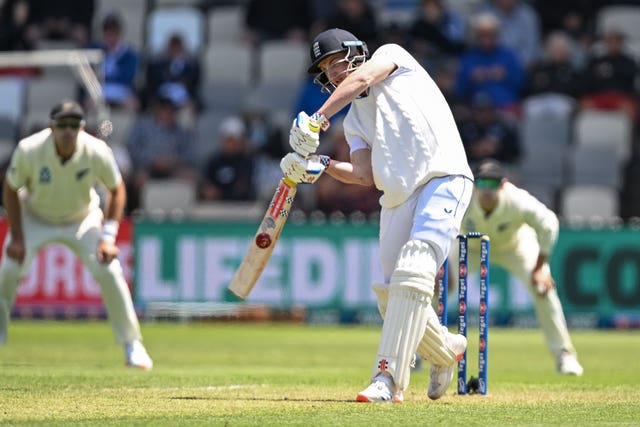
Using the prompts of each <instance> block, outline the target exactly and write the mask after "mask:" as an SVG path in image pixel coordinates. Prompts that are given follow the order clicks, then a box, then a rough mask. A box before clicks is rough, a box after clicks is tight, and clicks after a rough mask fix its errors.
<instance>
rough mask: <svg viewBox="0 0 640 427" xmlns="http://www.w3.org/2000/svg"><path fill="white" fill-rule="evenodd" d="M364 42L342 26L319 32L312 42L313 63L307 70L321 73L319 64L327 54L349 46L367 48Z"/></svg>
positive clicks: (341, 50)
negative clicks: (341, 27) (342, 28)
mask: <svg viewBox="0 0 640 427" xmlns="http://www.w3.org/2000/svg"><path fill="white" fill-rule="evenodd" d="M363 45H364V43H363V42H362V41H360V40H358V38H357V37H356V36H354V35H353V34H351V33H350V32H349V31H345V30H341V29H340V28H332V29H330V30H326V31H323V32H321V33H320V34H318V35H317V36H316V37H315V38H314V39H313V42H312V43H311V51H310V53H311V61H312V64H311V66H310V67H309V69H308V70H307V71H308V72H309V73H314V74H315V73H319V72H320V68H318V64H319V63H320V62H321V61H322V60H323V59H324V58H326V57H327V56H329V55H333V54H334V53H338V52H343V51H346V50H348V48H349V46H356V47H360V48H361V49H362V50H363V51H365V50H366V46H363Z"/></svg>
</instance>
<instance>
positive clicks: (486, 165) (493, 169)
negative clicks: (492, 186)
mask: <svg viewBox="0 0 640 427" xmlns="http://www.w3.org/2000/svg"><path fill="white" fill-rule="evenodd" d="M473 175H474V176H475V177H476V178H480V179H502V178H504V177H505V173H504V169H503V168H502V165H501V164H500V162H499V161H497V160H495V159H485V160H482V161H480V163H478V165H477V167H476V170H475V173H474V174H473Z"/></svg>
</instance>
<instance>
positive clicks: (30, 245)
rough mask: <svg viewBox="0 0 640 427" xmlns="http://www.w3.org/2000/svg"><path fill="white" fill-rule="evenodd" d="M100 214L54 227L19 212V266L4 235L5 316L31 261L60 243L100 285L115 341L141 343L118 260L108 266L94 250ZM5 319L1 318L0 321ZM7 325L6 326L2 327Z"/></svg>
mask: <svg viewBox="0 0 640 427" xmlns="http://www.w3.org/2000/svg"><path fill="white" fill-rule="evenodd" d="M102 219H103V213H102V211H101V210H100V209H94V210H93V211H91V212H90V213H89V215H87V216H86V217H85V218H84V219H83V220H82V221H80V222H77V223H72V224H64V225H56V224H50V223H45V222H43V221H40V220H38V219H36V218H34V217H33V216H32V215H30V214H29V213H28V212H26V211H25V210H24V209H23V210H22V228H23V233H24V244H25V251H26V253H25V258H24V262H23V263H22V264H18V263H17V262H16V261H15V260H14V259H12V258H9V257H8V256H7V255H6V246H7V244H8V243H9V241H10V239H11V236H10V234H9V235H7V238H6V240H5V247H4V248H3V256H2V262H1V263H0V304H2V305H3V306H4V307H2V308H3V309H4V310H6V312H7V313H10V312H11V307H12V306H13V303H14V301H15V298H16V293H17V291H18V286H19V285H20V282H21V281H22V279H23V278H24V277H25V276H26V275H27V273H28V271H29V267H30V265H31V262H32V261H33V258H34V257H35V256H36V254H37V253H38V251H39V250H40V249H41V248H42V247H44V246H45V245H47V244H50V243H60V244H63V245H65V246H67V247H68V248H69V249H71V250H72V251H73V253H75V254H76V255H77V256H78V258H80V260H81V261H82V262H83V264H84V265H85V266H86V267H87V269H88V270H89V272H90V273H91V275H92V276H93V278H94V280H95V281H96V282H97V283H98V285H100V290H101V292H102V300H103V303H104V305H105V307H106V310H107V315H108V317H109V321H110V322H111V326H112V328H113V332H114V334H115V339H116V342H117V343H119V344H125V343H128V342H131V341H133V340H140V339H141V334H140V324H139V323H138V318H137V316H136V312H135V309H134V307H133V301H132V299H131V292H130V291H129V287H128V286H127V282H126V281H125V279H124V275H123V272H122V266H121V265H120V262H119V261H118V260H117V259H114V260H113V261H111V263H109V264H103V263H101V262H99V261H98V256H97V248H98V243H99V241H100V238H101V236H102ZM3 321H8V319H0V322H3ZM5 326H6V325H5Z"/></svg>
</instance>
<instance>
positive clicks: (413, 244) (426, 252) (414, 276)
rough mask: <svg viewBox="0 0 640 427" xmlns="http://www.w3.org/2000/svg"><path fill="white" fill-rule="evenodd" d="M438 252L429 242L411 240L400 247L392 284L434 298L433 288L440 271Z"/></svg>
mask: <svg viewBox="0 0 640 427" xmlns="http://www.w3.org/2000/svg"><path fill="white" fill-rule="evenodd" d="M436 259H437V257H436V253H435V251H434V250H433V249H432V248H431V246H429V244H428V243H426V242H423V241H421V240H410V241H408V242H407V243H405V244H404V246H403V247H402V249H400V255H399V256H398V261H397V262H396V267H395V269H394V270H393V274H392V275H391V284H390V286H391V287H393V286H402V287H406V288H411V289H415V290H416V291H418V292H422V293H423V294H426V295H427V297H429V301H431V298H433V288H434V286H435V278H436V274H437V272H438V263H437V261H436Z"/></svg>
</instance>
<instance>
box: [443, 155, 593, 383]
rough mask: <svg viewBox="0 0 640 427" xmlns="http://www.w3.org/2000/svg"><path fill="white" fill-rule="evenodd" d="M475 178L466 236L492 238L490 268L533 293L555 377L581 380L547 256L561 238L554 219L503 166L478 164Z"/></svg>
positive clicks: (493, 162) (473, 244) (453, 260)
mask: <svg viewBox="0 0 640 427" xmlns="http://www.w3.org/2000/svg"><path fill="white" fill-rule="evenodd" d="M475 178H476V182H475V191H474V194H473V197H472V199H471V204H470V206H469V209H468V210H467V213H466V215H465V217H464V220H463V223H462V229H463V232H464V233H469V232H472V231H482V232H483V233H487V234H489V235H490V236H491V264H492V265H497V266H500V267H502V268H504V269H506V270H507V271H509V273H511V274H513V275H514V276H515V277H517V278H518V279H519V280H520V281H521V282H522V283H523V284H524V285H525V287H526V289H527V291H529V294H530V295H531V297H532V299H533V303H534V306H535V310H536V315H537V318H538V323H539V324H540V327H541V328H542V330H543V332H544V335H545V338H546V341H547V347H548V348H549V351H550V352H551V353H552V354H553V356H554V358H555V360H556V369H557V371H558V372H559V373H561V374H568V375H582V373H583V368H582V365H580V363H579V362H578V358H577V354H576V350H575V348H574V347H573V343H572V342H571V337H570V336H569V330H568V328H567V323H566V321H565V317H564V313H563V311H562V304H561V302H560V298H558V292H557V291H556V284H555V281H554V280H553V277H552V275H551V270H550V268H549V256H550V255H551V253H552V250H553V246H554V245H555V242H556V239H557V238H558V227H559V224H558V218H557V216H556V214H555V213H554V212H552V211H551V210H550V209H549V208H547V207H546V206H545V205H544V204H543V203H541V202H540V201H539V200H537V199H535V198H534V197H533V196H532V195H531V194H529V193H528V192H527V191H525V190H523V189H521V188H518V187H516V186H515V185H514V184H512V183H511V182H509V180H508V179H507V178H506V176H505V173H504V170H503V168H502V165H501V164H500V162H498V161H496V160H494V159H486V160H483V161H482V162H480V163H479V164H478V166H477V169H476V171H475ZM476 243H477V242H473V241H472V242H470V249H471V250H475V251H477V250H479V248H478V245H477V244H476ZM476 253H477V252H476ZM449 265H458V254H457V253H456V251H452V252H451V254H450V258H449ZM449 289H450V291H451V290H452V289H454V286H450V287H449Z"/></svg>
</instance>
